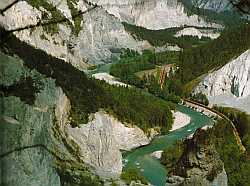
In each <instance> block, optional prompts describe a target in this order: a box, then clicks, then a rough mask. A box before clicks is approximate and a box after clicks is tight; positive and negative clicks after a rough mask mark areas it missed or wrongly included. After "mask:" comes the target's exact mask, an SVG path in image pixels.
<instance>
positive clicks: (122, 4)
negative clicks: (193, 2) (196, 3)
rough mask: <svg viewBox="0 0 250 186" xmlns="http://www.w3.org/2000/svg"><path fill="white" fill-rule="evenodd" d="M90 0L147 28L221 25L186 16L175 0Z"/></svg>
mask: <svg viewBox="0 0 250 186" xmlns="http://www.w3.org/2000/svg"><path fill="white" fill-rule="evenodd" d="M91 1H92V2H95V3H97V4H98V5H100V6H102V7H103V8H105V9H106V10H107V11H108V12H109V13H110V14H113V15H115V16H116V17H118V18H119V19H120V20H121V21H124V22H128V23H130V24H135V25H137V26H142V27H145V28H148V29H153V30H159V29H164V28H170V27H180V26H183V25H188V26H203V27H218V28H221V25H219V24H215V23H211V22H207V21H205V20H204V19H203V18H200V17H199V16H198V15H191V16H188V15H187V13H186V12H185V11H184V6H183V4H182V3H180V2H178V1H177V0H167V1H166V0H150V1H149V0H125V1H121V0H112V1H109V0H104V1H103V0H91Z"/></svg>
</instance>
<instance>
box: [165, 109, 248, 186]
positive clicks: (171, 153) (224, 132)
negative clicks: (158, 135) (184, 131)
mask: <svg viewBox="0 0 250 186" xmlns="http://www.w3.org/2000/svg"><path fill="white" fill-rule="evenodd" d="M218 110H220V111H223V112H224V114H226V113H228V116H229V117H235V116H233V115H234V112H231V111H232V110H231V109H229V108H218ZM228 111H229V112H228ZM236 115H238V114H237V112H236ZM241 117H242V116H241ZM236 118H238V117H236ZM248 119H249V118H248ZM241 121H245V119H241ZM235 125H236V126H237V125H238V127H239V124H237V123H235ZM242 125H243V126H245V125H247V126H249V120H248V123H245V124H241V125H240V126H242ZM238 127H237V128H238ZM233 130H234V128H233V127H232V125H231V124H230V123H229V122H228V121H226V120H217V123H216V124H215V125H214V127H213V128H209V129H207V130H206V131H205V130H204V131H203V130H201V131H199V132H198V133H197V132H196V134H198V135H195V139H193V143H190V142H189V141H190V140H186V141H184V143H183V144H181V143H180V145H177V146H175V148H173V149H169V150H168V149H167V150H165V153H163V157H162V162H163V163H164V165H166V167H167V168H169V167H170V168H172V170H171V172H172V171H174V172H175V173H176V174H178V175H179V174H180V175H182V176H185V175H183V174H185V173H184V172H183V169H182V167H185V165H184V164H179V163H180V158H183V157H182V156H183V155H186V154H187V152H188V151H192V150H194V148H195V146H197V147H200V146H201V145H205V147H206V146H207V147H208V146H211V147H215V149H216V151H217V152H218V153H219V156H220V159H221V160H222V161H223V163H224V167H225V170H226V173H227V177H228V185H229V186H238V185H241V186H248V185H249V174H250V156H249V153H250V152H249V148H247V151H246V152H245V153H243V152H242V151H241V149H240V147H239V145H238V143H237V140H236V138H235V135H234V131H233ZM246 131H247V132H249V131H248V130H246ZM244 132H245V130H244ZM248 134H249V133H248ZM248 134H244V136H247V135H248ZM240 135H241V133H240ZM244 136H242V139H243V138H244ZM245 142H246V141H245ZM243 144H244V143H243ZM246 147H247V146H246ZM181 152H183V154H180V153H181ZM178 157H179V158H178ZM171 161H173V163H172V162H171ZM182 163H185V158H184V159H183V161H182ZM173 167H174V168H173ZM186 168H188V167H186ZM218 170H219V167H218V168H216V169H213V170H212V171H211V172H210V174H209V175H208V177H207V179H208V180H210V181H211V180H213V179H214V177H215V176H216V175H217V173H218Z"/></svg>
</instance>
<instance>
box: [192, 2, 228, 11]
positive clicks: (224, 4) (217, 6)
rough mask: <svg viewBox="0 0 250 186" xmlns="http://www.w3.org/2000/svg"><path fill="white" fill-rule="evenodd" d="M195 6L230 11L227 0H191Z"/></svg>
mask: <svg viewBox="0 0 250 186" xmlns="http://www.w3.org/2000/svg"><path fill="white" fill-rule="evenodd" d="M192 3H193V5H194V6H195V7H198V8H202V9H207V10H213V11H216V12H223V11H231V10H232V4H231V3H230V1H229V0H220V1H218V0H192Z"/></svg>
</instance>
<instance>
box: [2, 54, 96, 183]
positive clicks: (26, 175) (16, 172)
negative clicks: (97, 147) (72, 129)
mask: <svg viewBox="0 0 250 186" xmlns="http://www.w3.org/2000/svg"><path fill="white" fill-rule="evenodd" d="M0 67H1V70H2V72H3V74H1V76H0V77H1V78H0V86H1V95H3V96H1V107H0V108H1V125H0V128H1V130H0V134H1V135H0V145H1V149H0V172H1V177H0V184H1V185H6V186H11V185H16V186H22V185H27V186H32V185H37V186H50V185H53V186H60V185H61V184H62V180H61V179H60V175H59V174H58V171H59V170H60V171H63V170H65V169H69V170H70V169H71V168H73V169H75V172H74V174H73V175H72V177H74V176H76V177H78V178H79V177H85V179H88V180H89V182H86V183H90V182H91V180H92V181H93V180H95V179H96V178H97V177H95V176H94V175H93V174H92V173H91V172H90V171H89V170H88V168H87V167H86V165H85V164H84V163H83V162H82V161H79V157H78V155H77V153H76V152H77V147H76V146H75V145H74V144H73V143H72V142H70V141H69V140H67V138H66V135H65V131H64V125H66V124H67V122H68V120H67V116H68V113H69V109H70V104H69V100H68V99H67V97H66V96H65V94H64V93H63V91H62V89H61V88H59V87H56V85H55V81H54V80H52V79H50V78H45V77H44V76H43V75H41V74H40V73H38V72H37V71H35V70H33V71H30V70H29V69H28V68H26V67H25V66H24V65H23V61H21V60H20V59H18V58H14V57H9V56H6V55H4V54H2V53H0ZM2 75H3V76H2ZM28 80H31V81H32V82H31V85H30V83H28V82H29V81H28ZM76 165H77V166H76ZM66 167H67V168H66ZM60 171H59V172H60ZM97 182H99V181H97Z"/></svg>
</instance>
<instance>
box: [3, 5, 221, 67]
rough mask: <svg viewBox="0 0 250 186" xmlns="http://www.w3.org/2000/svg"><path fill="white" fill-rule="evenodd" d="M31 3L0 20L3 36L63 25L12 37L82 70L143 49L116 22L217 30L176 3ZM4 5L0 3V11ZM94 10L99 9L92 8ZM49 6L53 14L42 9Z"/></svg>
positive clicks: (17, 6) (16, 7)
mask: <svg viewBox="0 0 250 186" xmlns="http://www.w3.org/2000/svg"><path fill="white" fill-rule="evenodd" d="M32 2H33V1H19V2H18V3H16V4H15V5H14V6H12V7H11V8H10V9H8V10H7V11H6V12H5V13H4V15H0V25H2V26H3V27H4V28H6V29H7V30H13V29H16V28H20V27H25V26H29V25H36V24H38V23H40V22H41V21H42V23H45V22H50V21H51V20H60V19H66V20H67V21H66V22H64V23H58V24H54V25H50V26H39V27H36V28H33V29H26V30H23V31H19V32H15V35H16V36H17V37H18V38H19V39H21V40H22V41H25V42H27V43H29V44H30V45H32V46H34V47H36V48H39V49H42V50H44V51H46V52H47V53H48V54H51V55H53V56H55V57H58V58H60V59H63V60H65V61H66V62H69V63H72V64H73V65H74V66H75V67H77V68H79V69H82V70H84V69H86V68H87V67H88V66H89V65H91V64H100V63H104V62H109V61H111V60H113V59H116V58H117V57H119V55H118V53H117V52H119V50H120V49H121V48H130V49H134V50H137V51H139V52H140V51H141V50H142V49H144V44H143V43H144V42H141V41H136V40H135V39H134V38H133V37H132V36H131V35H130V34H128V33H127V32H126V31H125V29H124V26H123V25H122V23H121V22H122V21H126V22H129V23H131V24H136V25H139V26H143V27H146V28H150V29H163V28H169V27H178V26H183V25H189V26H200V27H202V26H203V27H216V28H218V27H221V25H218V24H215V23H208V22H206V21H205V20H203V19H202V18H200V17H199V16H197V15H191V16H188V15H187V13H186V12H185V10H184V6H183V4H182V3H180V2H177V0H168V1H166V0H152V1H149V0H125V1H122V0H112V1H109V0H102V1H99V0H90V1H89V2H87V1H86V0H79V1H75V3H73V4H72V5H70V6H69V2H71V3H72V2H73V1H71V0H46V1H45V2H46V3H47V5H46V6H45V5H44V4H40V5H39V2H40V1H37V2H35V3H36V5H34V4H32ZM9 3H10V2H6V1H3V2H1V7H5V6H7V5H8V4H9ZM29 3H30V4H29ZM46 3H45V4H46ZM94 4H98V5H99V6H97V7H95V8H93V7H94ZM4 5H5V6H4ZM53 6H55V7H56V8H54V9H51V8H48V7H53ZM87 10H89V11H87ZM78 11H82V12H84V11H87V13H85V14H83V16H82V17H80V20H78V22H76V21H75V20H74V19H72V15H75V14H76V13H77V12H78ZM76 32H77V33H76Z"/></svg>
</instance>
